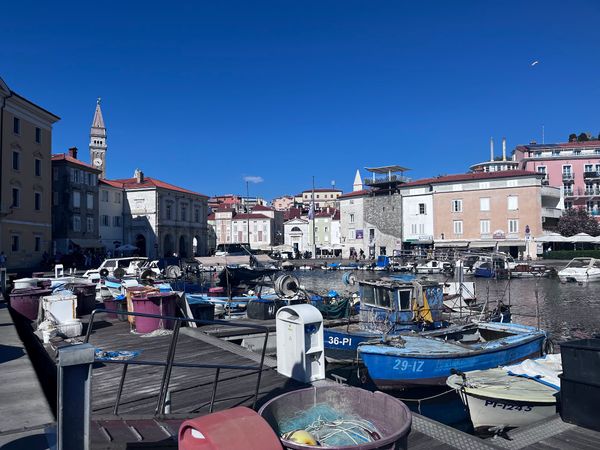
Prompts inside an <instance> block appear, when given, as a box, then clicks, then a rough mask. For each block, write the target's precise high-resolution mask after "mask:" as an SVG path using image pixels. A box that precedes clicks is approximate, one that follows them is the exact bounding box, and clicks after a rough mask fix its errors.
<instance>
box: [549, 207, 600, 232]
mask: <svg viewBox="0 0 600 450" xmlns="http://www.w3.org/2000/svg"><path fill="white" fill-rule="evenodd" d="M558 231H559V233H560V234H562V235H563V236H567V237H569V236H574V235H576V234H577V233H587V234H589V235H591V236H598V235H599V234H600V226H598V222H597V221H596V219H594V217H592V216H591V215H589V214H588V212H587V211H586V209H585V208H570V209H567V210H566V211H565V212H564V214H563V215H562V217H561V218H560V219H559V220H558Z"/></svg>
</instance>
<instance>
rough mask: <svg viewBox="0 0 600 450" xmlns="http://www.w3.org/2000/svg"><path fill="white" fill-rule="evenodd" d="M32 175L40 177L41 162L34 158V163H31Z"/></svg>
mask: <svg viewBox="0 0 600 450" xmlns="http://www.w3.org/2000/svg"><path fill="white" fill-rule="evenodd" d="M33 173H34V174H35V176H36V177H41V176H42V160H41V159H39V158H35V161H34V163H33Z"/></svg>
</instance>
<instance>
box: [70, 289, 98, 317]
mask: <svg viewBox="0 0 600 450" xmlns="http://www.w3.org/2000/svg"><path fill="white" fill-rule="evenodd" d="M66 288H67V289H68V290H70V291H71V292H73V294H75V295H76V296H77V310H76V311H75V312H76V313H77V316H78V317H81V316H82V315H84V314H90V313H91V312H92V311H93V310H94V308H95V307H96V285H95V284H92V283H68V284H67V285H66Z"/></svg>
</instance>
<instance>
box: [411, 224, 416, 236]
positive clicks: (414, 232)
mask: <svg viewBox="0 0 600 450" xmlns="http://www.w3.org/2000/svg"><path fill="white" fill-rule="evenodd" d="M410 232H411V234H417V224H416V223H413V224H412V225H411V226H410Z"/></svg>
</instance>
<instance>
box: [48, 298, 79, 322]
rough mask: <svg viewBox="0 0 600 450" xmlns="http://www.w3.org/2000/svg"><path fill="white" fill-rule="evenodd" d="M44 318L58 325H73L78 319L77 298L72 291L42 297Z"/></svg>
mask: <svg viewBox="0 0 600 450" xmlns="http://www.w3.org/2000/svg"><path fill="white" fill-rule="evenodd" d="M42 307H43V308H44V318H45V319H51V320H52V321H53V322H56V323H57V324H63V323H67V322H68V323H72V322H73V321H74V320H75V319H76V318H77V316H76V314H75V310H76V308H77V296H75V295H73V294H72V293H71V291H59V292H58V293H57V294H54V295H47V296H44V297H42Z"/></svg>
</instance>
